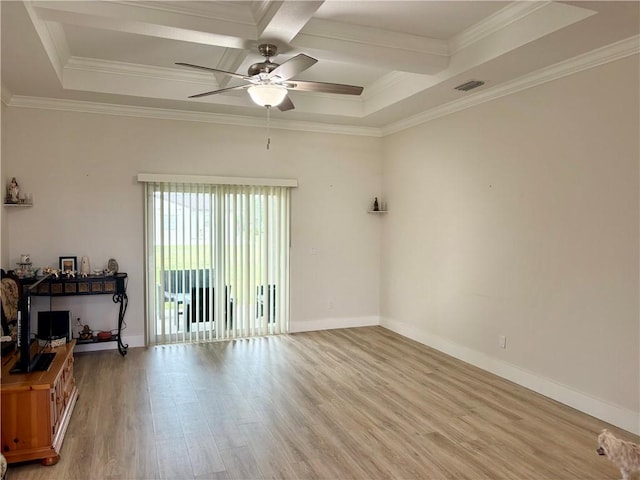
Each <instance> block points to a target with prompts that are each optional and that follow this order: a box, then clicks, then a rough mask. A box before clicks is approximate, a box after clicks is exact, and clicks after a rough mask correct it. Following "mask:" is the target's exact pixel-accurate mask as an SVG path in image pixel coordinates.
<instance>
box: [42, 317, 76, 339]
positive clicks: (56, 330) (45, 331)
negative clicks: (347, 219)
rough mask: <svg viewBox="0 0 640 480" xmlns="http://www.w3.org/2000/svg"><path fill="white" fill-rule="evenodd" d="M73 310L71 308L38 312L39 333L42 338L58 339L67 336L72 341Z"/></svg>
mask: <svg viewBox="0 0 640 480" xmlns="http://www.w3.org/2000/svg"><path fill="white" fill-rule="evenodd" d="M70 323H71V312H70V311H69V310H50V311H43V312H38V333H37V334H36V337H37V338H38V339H40V340H58V339H61V338H66V339H67V342H69V341H71V329H70V328H69V325H70Z"/></svg>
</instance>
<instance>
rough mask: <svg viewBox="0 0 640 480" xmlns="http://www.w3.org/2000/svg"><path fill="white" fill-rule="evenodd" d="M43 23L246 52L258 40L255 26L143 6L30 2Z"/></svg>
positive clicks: (209, 16) (114, 3)
mask: <svg viewBox="0 0 640 480" xmlns="http://www.w3.org/2000/svg"><path fill="white" fill-rule="evenodd" d="M30 4H31V5H32V6H33V7H34V8H35V11H36V13H37V14H38V17H39V18H40V19H42V20H48V21H54V22H60V23H67V24H72V25H79V26H85V27H93V28H101V29H104V30H115V31H119V32H126V33H134V34H139V35H147V36H151V37H158V38H167V39H172V40H179V41H184V42H193V43H200V44H205V45H216V46H222V47H229V48H239V49H242V48H245V47H246V43H247V41H251V40H253V41H255V40H257V38H258V35H257V28H256V26H255V25H254V24H253V23H247V22H241V21H231V20H228V19H220V18H216V17H214V16H211V15H203V14H199V15H196V14H186V13H182V12H180V11H176V10H167V9H164V10H163V9H159V8H150V7H149V6H148V5H147V6H145V5H144V4H143V3H140V4H135V3H116V2H100V1H96V2H46V1H36V2H30Z"/></svg>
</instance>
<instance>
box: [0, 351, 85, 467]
mask: <svg viewBox="0 0 640 480" xmlns="http://www.w3.org/2000/svg"><path fill="white" fill-rule="evenodd" d="M75 344H76V342H75V340H72V341H71V342H69V343H67V344H66V345H64V346H61V347H57V348H46V349H45V352H56V356H55V358H54V359H53V362H52V363H51V366H50V367H49V370H48V371H46V372H31V373H20V374H11V373H9V371H10V370H11V368H12V367H13V365H14V364H15V363H16V361H17V360H18V354H17V353H14V354H12V355H7V356H6V357H3V358H2V384H1V387H0V390H1V391H0V395H1V402H2V413H1V419H2V424H1V426H0V430H1V433H0V438H1V448H2V453H3V455H4V456H5V457H6V459H7V462H8V463H15V462H24V461H27V460H41V463H42V464H43V465H55V464H56V463H58V460H60V449H61V448H62V441H63V439H64V435H65V433H66V431H67V426H68V425H69V420H70V419H71V414H72V413H73V407H74V406H75V403H76V400H77V399H78V389H77V387H76V381H75V377H74V374H73V348H74V347H75ZM32 348H38V344H37V342H34V343H33V345H32Z"/></svg>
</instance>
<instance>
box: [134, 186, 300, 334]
mask: <svg viewBox="0 0 640 480" xmlns="http://www.w3.org/2000/svg"><path fill="white" fill-rule="evenodd" d="M139 179H140V177H139ZM145 199H146V209H145V210H146V232H145V235H146V285H147V289H146V290H147V299H146V307H147V308H146V311H147V322H146V324H147V343H148V344H162V343H177V342H193V341H210V340H217V339H231V338H242V337H251V336H256V335H267V334H277V333H285V332H287V331H288V328H289V244H290V241H289V235H290V229H289V217H290V216H289V210H290V188H289V187H287V186H260V185H253V186H241V185H227V184H222V185H220V184H207V183H174V182H151V181H146V182H145Z"/></svg>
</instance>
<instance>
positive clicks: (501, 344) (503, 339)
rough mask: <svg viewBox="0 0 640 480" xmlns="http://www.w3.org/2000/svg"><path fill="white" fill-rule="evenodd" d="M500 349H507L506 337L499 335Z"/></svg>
mask: <svg viewBox="0 0 640 480" xmlns="http://www.w3.org/2000/svg"><path fill="white" fill-rule="evenodd" d="M500 348H507V337H506V336H505V335H500Z"/></svg>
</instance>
